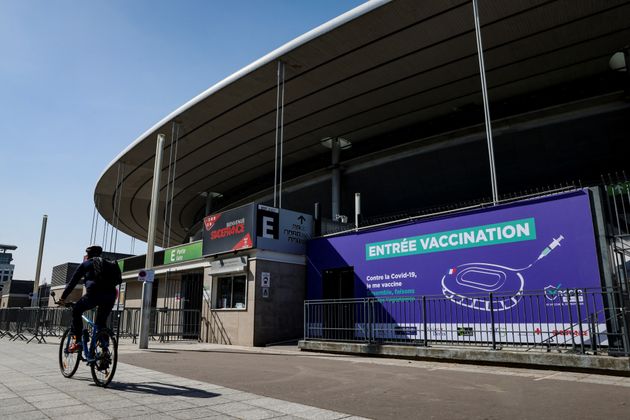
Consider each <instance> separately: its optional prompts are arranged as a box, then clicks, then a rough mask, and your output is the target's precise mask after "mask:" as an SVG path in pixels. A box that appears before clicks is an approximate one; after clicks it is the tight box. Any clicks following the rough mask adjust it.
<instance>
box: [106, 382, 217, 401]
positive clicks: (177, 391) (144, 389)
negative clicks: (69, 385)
mask: <svg viewBox="0 0 630 420" xmlns="http://www.w3.org/2000/svg"><path fill="white" fill-rule="evenodd" d="M109 389H116V390H119V391H128V392H135V393H138V394H151V395H164V396H176V395H181V396H184V397H188V398H214V397H218V396H220V395H221V394H215V393H214V392H208V391H204V390H201V389H196V388H190V387H187V386H179V385H172V384H163V383H160V382H143V383H138V384H125V383H120V382H116V383H111V384H110V385H109Z"/></svg>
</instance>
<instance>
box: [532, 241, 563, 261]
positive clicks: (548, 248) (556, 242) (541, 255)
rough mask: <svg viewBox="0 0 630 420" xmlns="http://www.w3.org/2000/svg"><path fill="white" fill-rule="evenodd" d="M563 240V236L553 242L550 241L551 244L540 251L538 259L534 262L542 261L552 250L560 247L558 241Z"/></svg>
mask: <svg viewBox="0 0 630 420" xmlns="http://www.w3.org/2000/svg"><path fill="white" fill-rule="evenodd" d="M563 239H564V236H562V235H560V237H559V238H557V239H556V238H553V241H551V243H550V244H549V245H548V246H547V247H546V248H545V249H543V250H542V252H541V253H540V255H539V256H538V259H536V261H538V260H541V259H543V258H544V257H546V256H547V254H549V253H550V252H551V251H552V250H553V249H554V248H556V247H558V246H560V241H561V240H563Z"/></svg>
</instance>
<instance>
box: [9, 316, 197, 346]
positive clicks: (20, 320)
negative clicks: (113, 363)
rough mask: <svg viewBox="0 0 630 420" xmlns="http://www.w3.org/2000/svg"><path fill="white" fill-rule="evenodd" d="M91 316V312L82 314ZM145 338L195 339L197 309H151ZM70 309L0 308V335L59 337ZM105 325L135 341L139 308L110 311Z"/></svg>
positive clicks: (26, 338)
mask: <svg viewBox="0 0 630 420" xmlns="http://www.w3.org/2000/svg"><path fill="white" fill-rule="evenodd" d="M86 316H88V317H89V318H91V319H94V316H95V311H89V312H87V313H86ZM149 319H150V326H149V337H150V339H152V340H156V341H163V342H165V341H175V340H199V339H200V331H201V311H199V310H190V309H171V308H154V309H152V310H151V315H150V318H149ZM71 321H72V310H71V309H70V308H3V309H0V338H4V339H8V340H13V341H17V340H20V341H26V342H32V341H36V342H40V343H41V342H46V338H47V337H60V336H61V334H63V332H64V331H65V330H66V328H68V327H69V326H70V323H71ZM108 327H109V328H110V329H112V330H113V331H114V332H116V333H117V335H118V336H119V337H122V338H130V339H132V341H133V342H136V340H137V338H138V336H139V335H140V309H139V308H126V309H122V310H119V311H116V310H114V311H113V312H112V314H111V316H110V317H109V319H108Z"/></svg>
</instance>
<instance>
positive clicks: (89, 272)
mask: <svg viewBox="0 0 630 420" xmlns="http://www.w3.org/2000/svg"><path fill="white" fill-rule="evenodd" d="M85 252H86V255H85V257H84V258H83V263H81V265H80V266H79V267H77V269H76V271H75V272H74V274H73V275H72V279H70V282H69V283H68V285H67V286H66V288H65V290H64V291H63V293H62V294H61V299H59V300H58V301H57V304H58V305H63V304H64V303H65V299H66V298H67V297H68V295H69V294H70V292H72V290H74V287H75V286H76V285H77V283H78V282H79V281H80V280H81V279H82V278H83V279H84V284H85V289H86V293H85V295H83V297H81V299H79V300H78V301H77V303H75V304H74V307H73V308H72V334H74V342H73V343H72V344H71V345H70V347H69V348H68V350H69V351H71V352H76V351H81V349H82V347H83V346H82V342H81V331H83V319H82V318H81V315H82V314H83V312H85V311H87V310H90V309H93V308H95V307H97V306H98V309H97V311H96V319H95V321H94V323H95V324H96V326H97V328H104V327H105V324H106V322H107V317H108V316H109V314H110V313H111V312H112V308H113V307H114V302H115V301H116V286H115V285H114V283H113V282H111V281H109V279H106V278H102V276H101V275H100V274H101V268H102V261H103V260H102V259H101V258H100V257H101V253H102V252H103V248H101V247H100V246H98V245H90V246H89V247H87V248H86V250H85Z"/></svg>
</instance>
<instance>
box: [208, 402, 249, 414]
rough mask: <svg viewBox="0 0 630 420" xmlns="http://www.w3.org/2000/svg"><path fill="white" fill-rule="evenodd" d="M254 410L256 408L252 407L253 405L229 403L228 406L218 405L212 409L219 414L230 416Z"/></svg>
mask: <svg viewBox="0 0 630 420" xmlns="http://www.w3.org/2000/svg"><path fill="white" fill-rule="evenodd" d="M253 408H255V407H252V406H251V405H247V404H243V403H240V402H229V403H226V404H218V405H213V406H212V409H213V410H214V411H218V412H219V413H224V414H229V415H235V413H238V412H241V411H247V410H251V409H253Z"/></svg>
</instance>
